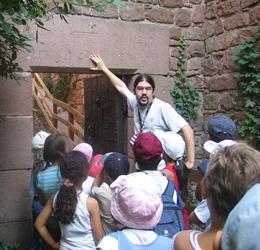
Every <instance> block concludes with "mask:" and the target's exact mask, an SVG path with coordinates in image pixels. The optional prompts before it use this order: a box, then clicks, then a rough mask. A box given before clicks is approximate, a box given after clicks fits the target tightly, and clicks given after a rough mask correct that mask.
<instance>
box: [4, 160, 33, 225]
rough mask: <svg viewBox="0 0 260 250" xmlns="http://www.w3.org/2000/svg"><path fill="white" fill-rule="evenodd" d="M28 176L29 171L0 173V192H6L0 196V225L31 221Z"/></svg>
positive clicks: (29, 174)
mask: <svg viewBox="0 0 260 250" xmlns="http://www.w3.org/2000/svg"><path fill="white" fill-rule="evenodd" d="M17 161H18V159H17ZM18 162H19V161H18ZM29 167H30V166H28V168H29ZM30 176H31V169H27V170H14V171H1V175H0V190H6V192H2V193H1V195H0V202H1V207H0V223H3V222H5V223H7V222H13V221H22V220H30V219H31V197H30V196H29V193H28V187H29V180H30Z"/></svg>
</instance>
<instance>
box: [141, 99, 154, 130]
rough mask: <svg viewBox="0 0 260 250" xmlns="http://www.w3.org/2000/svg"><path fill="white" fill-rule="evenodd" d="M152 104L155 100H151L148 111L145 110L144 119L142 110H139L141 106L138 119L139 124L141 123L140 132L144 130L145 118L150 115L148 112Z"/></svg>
mask: <svg viewBox="0 0 260 250" xmlns="http://www.w3.org/2000/svg"><path fill="white" fill-rule="evenodd" d="M152 104H153V102H150V103H149V104H148V107H147V109H146V111H145V114H144V119H143V120H142V118H141V114H140V110H139V108H138V120H139V125H140V132H143V127H144V122H145V119H146V117H147V115H148V112H149V110H150V108H151V106H152Z"/></svg>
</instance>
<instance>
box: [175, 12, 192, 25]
mask: <svg viewBox="0 0 260 250" xmlns="http://www.w3.org/2000/svg"><path fill="white" fill-rule="evenodd" d="M175 24H176V25H177V26H180V27H188V26H190V25H191V11H190V10H188V9H178V10H177V11H176V15H175Z"/></svg>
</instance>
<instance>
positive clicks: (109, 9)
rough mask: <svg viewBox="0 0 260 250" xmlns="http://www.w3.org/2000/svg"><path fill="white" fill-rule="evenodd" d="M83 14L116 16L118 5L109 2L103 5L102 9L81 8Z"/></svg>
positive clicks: (106, 16)
mask: <svg viewBox="0 0 260 250" xmlns="http://www.w3.org/2000/svg"><path fill="white" fill-rule="evenodd" d="M83 14H85V15H87V16H93V17H105V18H117V17H118V7H117V6H116V5H112V4H109V5H107V6H105V8H104V10H102V11H97V10H95V9H92V8H85V7H84V9H83Z"/></svg>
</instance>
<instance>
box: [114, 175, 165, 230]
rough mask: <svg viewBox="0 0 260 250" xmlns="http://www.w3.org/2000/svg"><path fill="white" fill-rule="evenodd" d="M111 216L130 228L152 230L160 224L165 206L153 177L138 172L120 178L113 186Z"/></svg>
mask: <svg viewBox="0 0 260 250" xmlns="http://www.w3.org/2000/svg"><path fill="white" fill-rule="evenodd" d="M110 188H111V190H112V200H111V214H112V215H113V217H114V218H115V219H116V220H117V221H118V222H120V223H121V224H122V225H125V226H127V227H129V228H134V229H152V228H154V227H155V226H156V225H157V223H158V222H159V220H160V218H161V214H162V209H163V204H162V200H161V195H160V192H159V190H158V187H157V185H156V183H155V181H154V179H153V177H151V176H149V175H147V174H145V173H143V172H136V173H132V174H129V175H121V176H119V177H118V178H117V179H116V180H115V181H114V182H113V183H112V184H111V185H110Z"/></svg>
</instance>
